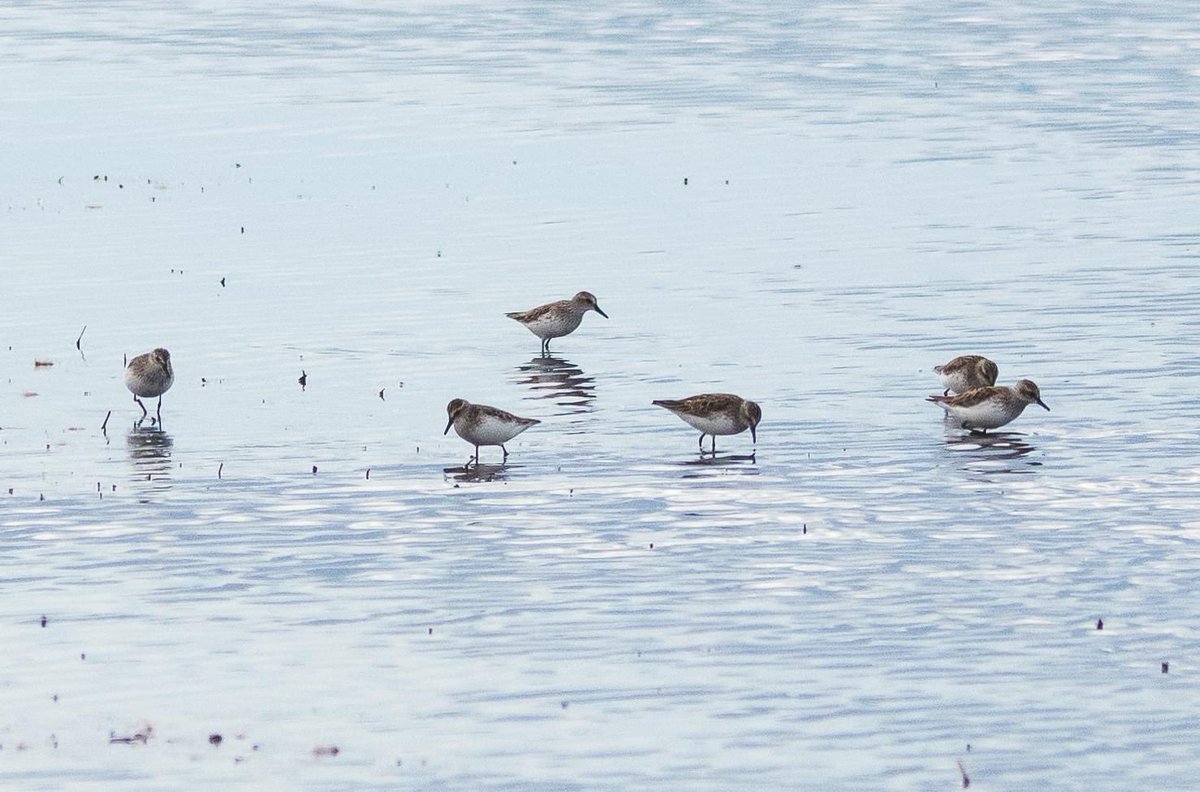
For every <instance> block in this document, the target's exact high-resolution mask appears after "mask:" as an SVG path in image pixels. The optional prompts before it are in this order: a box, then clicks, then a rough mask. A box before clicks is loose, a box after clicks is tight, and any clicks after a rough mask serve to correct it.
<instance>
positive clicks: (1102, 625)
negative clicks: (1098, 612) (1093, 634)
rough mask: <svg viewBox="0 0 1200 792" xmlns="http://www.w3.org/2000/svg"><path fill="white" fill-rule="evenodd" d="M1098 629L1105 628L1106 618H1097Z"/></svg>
mask: <svg viewBox="0 0 1200 792" xmlns="http://www.w3.org/2000/svg"><path fill="white" fill-rule="evenodd" d="M1096 629H1097V630H1103V629H1104V619H1096Z"/></svg>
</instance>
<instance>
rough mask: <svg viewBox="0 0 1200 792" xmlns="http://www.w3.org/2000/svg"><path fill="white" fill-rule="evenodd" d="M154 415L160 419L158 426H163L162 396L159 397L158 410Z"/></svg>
mask: <svg viewBox="0 0 1200 792" xmlns="http://www.w3.org/2000/svg"><path fill="white" fill-rule="evenodd" d="M154 415H155V416H156V417H157V418H158V425H159V426H162V396H159V397H158V409H156V410H155V411H154Z"/></svg>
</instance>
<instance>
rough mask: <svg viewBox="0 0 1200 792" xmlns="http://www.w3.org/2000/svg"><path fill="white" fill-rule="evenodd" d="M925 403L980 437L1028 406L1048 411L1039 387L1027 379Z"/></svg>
mask: <svg viewBox="0 0 1200 792" xmlns="http://www.w3.org/2000/svg"><path fill="white" fill-rule="evenodd" d="M926 401H931V402H933V403H934V404H936V405H938V406H939V407H941V408H942V409H944V410H945V411H946V414H947V415H949V416H950V417H952V418H954V420H956V421H958V422H959V424H960V425H961V426H962V428H963V429H969V430H970V431H972V432H977V433H980V434H987V430H988V429H999V428H1000V427H1001V426H1004V425H1005V424H1007V423H1009V422H1010V421H1013V420H1014V419H1015V418H1016V417H1017V416H1018V415H1020V414H1021V413H1023V412H1024V411H1025V408H1026V407H1028V406H1029V405H1031V404H1038V405H1040V406H1042V407H1043V408H1045V409H1046V410H1049V409H1050V408H1049V407H1046V403H1045V402H1044V401H1042V394H1041V392H1040V391H1039V390H1038V386H1037V385H1035V384H1033V381H1032V380H1027V379H1023V380H1017V384H1016V385H1014V386H1012V387H1011V388H1010V387H1007V386H1005V385H997V386H992V387H987V388H973V389H972V390H969V391H966V392H965V393H960V394H958V395H957V396H945V395H943V396H930V397H929V398H928V399H926Z"/></svg>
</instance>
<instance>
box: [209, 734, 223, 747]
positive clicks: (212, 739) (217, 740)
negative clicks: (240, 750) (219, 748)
mask: <svg viewBox="0 0 1200 792" xmlns="http://www.w3.org/2000/svg"><path fill="white" fill-rule="evenodd" d="M223 739H224V738H223V737H222V736H221V735H219V734H217V733H215V732H214V733H213V734H210V735H208V744H209V745H220V744H221V741H222V740H223Z"/></svg>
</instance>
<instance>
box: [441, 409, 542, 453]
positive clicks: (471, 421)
mask: <svg viewBox="0 0 1200 792" xmlns="http://www.w3.org/2000/svg"><path fill="white" fill-rule="evenodd" d="M446 413H447V414H448V415H449V416H450V420H449V421H448V422H447V423H446V431H444V432H442V434H449V433H450V427H451V426H453V427H454V431H455V433H457V434H458V436H459V437H461V438H462V439H463V440H466V441H467V442H468V443H470V444H471V445H473V446H475V456H473V457H471V459H469V460H467V464H468V465H470V464H471V461H472V460H474V462H475V464H476V465H478V464H479V447H480V446H493V445H494V446H500V450H501V451H503V452H504V458H505V459H506V460H507V459H508V449H507V448H505V447H504V444H505V443H507V442H508V441H509V440H512V439H513V438H514V437H516V436H517V435H519V434H521V432H524V431H525V430H526V429H528V428H529V427H531V426H533V425H534V424H539V423H541V421H539V420H537V419H535V418H521V417H519V416H516V415H513V414H512V413H510V412H505V411H504V410H498V409H496V408H495V407H489V406H487V405H486V404H471V403H470V402H469V401H467V400H466V399H454V400H453V401H451V402H450V403H449V404H447V405H446Z"/></svg>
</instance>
